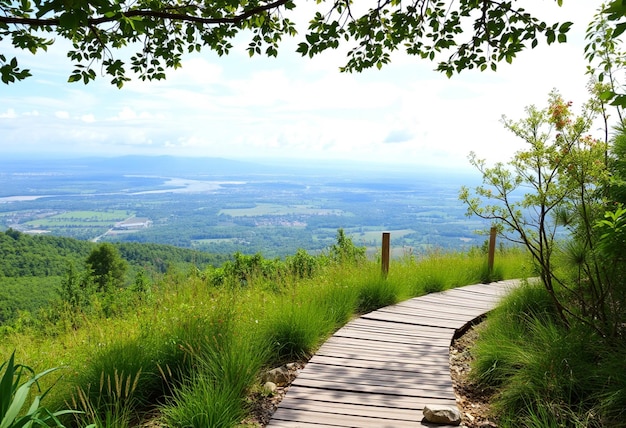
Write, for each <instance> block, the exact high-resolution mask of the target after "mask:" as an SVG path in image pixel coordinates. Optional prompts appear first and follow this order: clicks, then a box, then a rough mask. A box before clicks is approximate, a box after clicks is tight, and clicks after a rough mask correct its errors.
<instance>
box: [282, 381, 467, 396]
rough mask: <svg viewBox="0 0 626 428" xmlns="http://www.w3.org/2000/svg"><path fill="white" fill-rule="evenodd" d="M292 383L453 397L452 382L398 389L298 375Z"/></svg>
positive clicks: (311, 386) (378, 392)
mask: <svg viewBox="0 0 626 428" xmlns="http://www.w3.org/2000/svg"><path fill="white" fill-rule="evenodd" d="M292 385H293V386H296V387H297V386H306V387H309V388H318V389H323V390H326V391H349V392H359V393H364V394H381V395H393V396H399V395H400V396H403V397H423V398H450V399H454V398H455V395H454V389H453V388H452V382H450V385H448V387H440V386H437V385H428V384H424V385H425V386H432V388H419V387H416V386H419V385H416V386H414V387H410V386H408V385H406V384H404V385H402V389H400V388H396V386H395V385H377V384H372V385H370V384H365V383H356V382H342V381H341V379H337V380H336V381H332V380H331V381H320V380H316V379H309V378H307V377H306V376H298V377H297V378H296V379H295V380H294V382H293V384H292Z"/></svg>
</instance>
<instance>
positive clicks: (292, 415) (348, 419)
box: [272, 407, 416, 428]
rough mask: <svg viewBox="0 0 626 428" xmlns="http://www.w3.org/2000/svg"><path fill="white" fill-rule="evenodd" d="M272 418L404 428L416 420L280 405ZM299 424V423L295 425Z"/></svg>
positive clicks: (361, 427) (354, 426)
mask: <svg viewBox="0 0 626 428" xmlns="http://www.w3.org/2000/svg"><path fill="white" fill-rule="evenodd" d="M272 419H277V420H283V421H296V420H297V421H298V422H305V423H321V424H326V425H331V426H339V427H352V428H404V427H415V422H416V421H414V420H413V421H406V420H399V419H387V418H382V417H366V416H355V415H337V414H334V413H323V412H318V411H307V410H295V409H288V408H283V407H280V408H279V409H278V410H277V411H276V413H274V416H273V417H272ZM293 426H299V425H293Z"/></svg>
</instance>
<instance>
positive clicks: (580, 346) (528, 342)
mask: <svg viewBox="0 0 626 428" xmlns="http://www.w3.org/2000/svg"><path fill="white" fill-rule="evenodd" d="M624 351H626V344H624V343H617V344H616V343H612V344H611V343H608V342H607V341H606V339H605V338H602V337H599V336H598V335H597V334H596V332H595V331H594V330H593V329H591V328H590V327H587V326H585V325H583V324H575V325H572V326H569V327H566V326H564V325H563V324H562V323H561V321H560V319H559V318H558V316H557V314H556V311H555V310H554V309H553V306H552V301H551V298H550V296H549V295H548V293H547V292H546V291H545V290H544V289H543V287H542V286H540V285H528V286H526V287H523V288H520V289H517V290H515V291H513V292H512V293H511V294H510V295H509V296H508V297H507V298H506V299H505V301H504V302H503V304H501V305H500V307H499V308H498V309H497V310H495V311H494V312H493V313H492V314H491V315H490V316H489V318H488V324H487V327H486V328H484V329H483V330H481V332H480V340H479V341H478V343H477V344H476V346H475V347H474V350H473V352H474V355H475V361H474V365H473V368H472V372H471V373H472V376H473V377H474V379H475V380H476V381H477V382H478V383H479V384H481V385H482V386H484V387H490V388H495V389H496V390H497V391H498V392H497V394H496V400H495V403H494V409H495V411H496V413H497V414H498V416H499V425H500V426H502V427H596V426H597V427H601V426H606V427H609V426H610V427H614V426H626V424H624V422H623V418H624V415H625V413H626V410H625V409H624V403H625V402H626V401H624V398H625V394H626V393H625V391H626V376H625V375H624V369H626V363H624Z"/></svg>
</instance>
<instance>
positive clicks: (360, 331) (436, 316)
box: [268, 281, 518, 428]
mask: <svg viewBox="0 0 626 428" xmlns="http://www.w3.org/2000/svg"><path fill="white" fill-rule="evenodd" d="M517 284H518V281H501V282H497V283H492V284H476V285H470V286H466V287H460V288H455V289H451V290H447V291H444V292H441V293H434V294H428V295H426V296H422V297H417V298H414V299H411V300H407V301H405V302H402V303H399V304H397V305H393V306H388V307H385V308H382V309H379V310H377V311H374V312H370V313H369V314H366V315H363V316H362V317H360V318H358V319H356V320H354V321H351V322H350V323H348V324H347V325H346V326H345V327H343V328H341V329H340V330H338V331H337V332H336V333H335V334H334V335H333V336H332V337H331V338H330V339H329V340H328V341H327V342H326V343H325V344H324V345H322V347H321V348H320V349H319V350H318V352H317V353H316V354H315V356H313V358H311V360H310V361H309V362H308V364H307V365H306V367H305V368H304V369H303V370H302V373H300V375H298V377H297V378H296V380H295V381H294V382H293V383H292V385H291V387H290V389H289V391H288V393H287V395H286V396H285V398H284V399H283V401H282V402H281V403H280V406H279V408H278V410H276V412H275V413H274V415H273V417H272V420H271V421H270V423H269V425H268V426H269V427H274V428H286V427H291V428H294V427H298V428H336V427H355V428H361V427H363V428H366V427H367V428H403V427H424V426H432V425H429V424H427V423H425V422H422V418H423V415H422V410H423V409H424V406H425V405H427V404H445V405H452V406H455V405H456V397H455V394H454V390H453V387H452V379H451V377H450V366H449V347H450V343H451V342H452V339H453V337H454V335H455V333H456V331H457V330H459V329H462V328H463V327H464V326H466V325H467V324H468V323H470V322H471V321H473V320H474V319H476V318H477V317H479V316H481V315H483V314H485V313H486V312H488V311H489V310H491V309H492V308H493V307H494V306H495V304H496V303H497V302H498V300H499V299H500V298H501V297H502V296H503V295H504V294H506V292H507V291H508V290H510V289H511V288H512V287H514V286H515V285H517ZM438 426H442V425H438Z"/></svg>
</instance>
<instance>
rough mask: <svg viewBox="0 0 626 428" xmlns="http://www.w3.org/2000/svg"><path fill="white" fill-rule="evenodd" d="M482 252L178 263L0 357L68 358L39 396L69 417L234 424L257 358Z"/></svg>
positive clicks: (474, 265)
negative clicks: (285, 267) (215, 271)
mask: <svg viewBox="0 0 626 428" xmlns="http://www.w3.org/2000/svg"><path fill="white" fill-rule="evenodd" d="M484 259H485V258H484V256H483V255H482V254H480V253H478V252H477V253H470V254H465V253H454V254H445V253H433V254H432V255H430V256H429V257H420V258H412V257H406V258H404V259H401V260H393V261H392V263H391V267H390V272H389V275H388V276H387V277H386V278H384V277H383V276H382V275H381V272H380V266H379V264H378V263H376V262H373V261H365V262H359V263H358V264H357V265H353V264H343V265H342V264H337V263H330V264H325V265H321V267H319V268H317V270H316V272H315V273H314V274H310V275H306V276H305V277H304V278H302V277H299V276H298V275H294V274H289V275H285V274H281V275H279V276H277V277H275V278H269V277H268V276H267V274H266V273H263V272H261V274H263V276H256V275H257V273H255V272H252V273H250V274H247V275H246V276H245V278H244V280H241V279H240V280H237V281H229V280H225V281H222V282H221V284H222V285H220V286H216V285H214V283H213V282H212V281H211V280H210V275H208V274H206V275H205V274H204V273H202V272H198V271H197V270H196V271H192V272H188V273H185V272H180V271H177V272H173V273H172V274H169V275H165V276H164V277H163V278H161V279H160V280H158V281H156V282H155V283H154V284H153V285H152V290H151V294H150V296H149V298H142V299H136V300H133V301H132V302H125V303H124V302H114V304H115V305H116V307H120V308H122V307H124V308H127V309H126V310H125V311H122V312H121V313H117V312H116V313H115V314H113V315H111V314H109V315H108V316H107V314H106V313H104V312H102V311H93V310H92V311H90V312H89V313H79V314H74V315H73V316H75V317H80V318H81V323H80V326H78V327H76V326H75V325H72V324H68V323H64V322H63V320H59V321H58V322H59V325H57V326H55V328H48V329H43V330H41V332H38V331H35V330H32V331H22V332H14V333H12V334H10V335H7V336H5V337H3V340H2V341H0V356H5V355H9V354H10V353H11V352H12V350H13V349H17V354H18V355H19V358H20V360H21V361H27V362H29V365H31V366H33V367H34V369H35V370H40V371H42V370H43V369H46V368H48V367H57V366H66V367H68V369H66V370H65V376H64V377H63V379H62V380H61V381H59V382H58V384H57V385H56V386H55V388H54V389H53V390H52V391H51V392H50V397H49V398H48V399H49V403H51V405H52V404H54V406H53V407H58V408H65V407H66V406H67V404H68V403H70V404H73V405H74V406H75V407H76V408H78V409H80V410H83V411H84V412H85V415H84V416H83V417H82V418H81V419H80V420H79V421H78V422H77V423H76V424H77V425H81V426H83V425H85V424H87V423H94V424H96V426H99V427H122V428H124V427H132V426H138V425H140V424H141V423H142V422H143V421H144V420H145V419H146V418H154V417H158V418H161V419H162V420H164V421H166V423H167V424H168V425H169V426H192V427H195V426H197V427H207V426H212V427H213V426H214V427H219V426H225V427H226V426H233V425H236V423H237V422H238V421H240V420H242V419H243V417H244V416H245V414H246V412H247V408H246V405H245V398H246V395H247V394H248V393H249V391H250V390H251V389H253V388H254V385H255V383H256V382H258V381H259V379H260V376H261V373H262V371H263V370H264V369H265V368H272V367H275V366H277V365H279V364H283V363H285V362H288V361H293V360H302V359H306V358H308V357H309V356H311V355H312V354H313V353H314V352H315V351H316V349H317V348H318V347H319V346H320V345H321V344H322V343H323V342H324V341H325V340H326V338H327V337H328V336H329V335H330V334H332V333H333V332H334V331H335V330H336V329H338V328H339V327H341V326H342V325H344V324H345V323H346V322H348V321H349V320H350V319H351V318H353V317H354V316H357V315H359V314H362V313H365V312H368V311H371V310H374V309H377V308H379V307H381V306H386V305H390V304H393V303H395V302H398V301H401V300H404V299H407V298H410V297H413V296H417V295H421V294H424V293H427V292H431V291H437V290H443V289H447V288H451V287H455V286H459V285H465V284H470V283H476V282H480V281H481V279H483V278H484V276H483V274H484V272H483V268H482V266H483V265H484ZM525 261H526V258H525V256H524V255H523V254H522V253H510V254H502V255H501V257H499V258H498V259H497V262H496V263H497V266H498V271H499V272H501V274H502V275H503V277H506V278H513V277H520V276H522V275H523V274H524V273H525V271H524V270H523V269H525V268H524V266H525V265H526V263H525ZM261 274H259V275H261ZM128 296H129V294H128V293H123V294H120V295H119V296H118V297H117V298H124V299H128V298H129V297H128ZM50 322H53V321H50ZM46 332H54V333H53V334H52V333H50V334H48V333H46ZM43 386H44V387H45V385H43ZM613 399H619V396H613Z"/></svg>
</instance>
